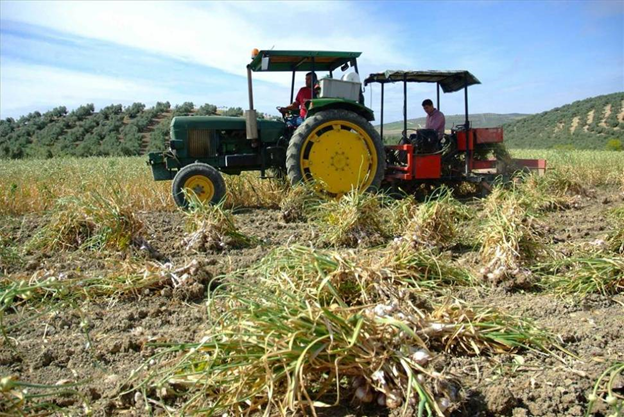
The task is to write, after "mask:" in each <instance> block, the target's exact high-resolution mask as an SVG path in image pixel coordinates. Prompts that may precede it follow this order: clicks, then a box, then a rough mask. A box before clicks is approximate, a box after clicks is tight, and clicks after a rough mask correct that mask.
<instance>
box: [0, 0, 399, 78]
mask: <svg viewBox="0 0 624 417" xmlns="http://www.w3.org/2000/svg"><path fill="white" fill-rule="evenodd" d="M2 16H3V19H7V20H12V21H18V22H23V23H29V24H33V25H38V26H43V27H47V28H51V29H54V30H57V31H60V32H66V33H71V34H73V35H78V36H81V37H87V38H93V39H99V40H105V41H109V42H114V43H117V44H120V45H125V46H130V47H135V48H140V49H142V50H146V51H150V52H156V53H160V54H164V55H167V56H171V57H174V58H177V59H182V60H187V61H190V62H195V63H199V64H202V65H207V66H210V67H214V68H218V69H221V70H224V71H226V72H229V73H232V74H237V75H245V65H246V64H247V63H249V60H250V53H251V50H252V49H253V48H254V47H257V48H259V49H270V48H272V47H275V49H321V50H322V49H329V50H357V51H365V52H366V54H365V56H364V57H363V62H367V63H370V64H375V63H376V64H377V65H380V64H381V65H389V66H395V67H396V66H401V65H402V64H403V63H405V60H404V59H403V58H401V54H400V53H399V47H400V45H398V44H397V43H396V42H395V41H393V39H396V37H393V36H392V33H393V30H392V26H385V25H384V24H383V23H380V22H378V21H377V20H376V19H375V17H374V16H369V15H368V14H367V13H366V11H365V10H364V9H362V6H359V5H358V4H357V3H342V2H321V3H319V2H228V3H225V2H208V3H198V2H191V3H181V2H176V3H169V2H150V3H147V2H96V1H93V2H47V1H46V2H23V3H17V2H15V3H7V2H2ZM260 77H261V78H263V79H271V80H274V81H275V80H279V82H283V83H288V81H282V79H283V78H284V77H271V76H269V77H267V76H266V75H265V74H263V75H261V76H260ZM286 78H288V77H286Z"/></svg>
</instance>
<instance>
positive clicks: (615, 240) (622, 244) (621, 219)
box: [607, 206, 624, 255]
mask: <svg viewBox="0 0 624 417" xmlns="http://www.w3.org/2000/svg"><path fill="white" fill-rule="evenodd" d="M610 214H611V218H612V219H613V230H612V231H611V233H609V236H608V238H607V241H608V244H609V249H611V250H612V251H613V252H616V253H619V254H622V255H624V206H622V207H619V208H616V209H614V210H612V211H611V213H610Z"/></svg>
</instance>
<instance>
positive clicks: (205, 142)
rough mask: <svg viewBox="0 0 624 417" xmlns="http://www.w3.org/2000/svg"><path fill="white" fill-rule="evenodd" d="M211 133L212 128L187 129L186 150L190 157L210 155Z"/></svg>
mask: <svg viewBox="0 0 624 417" xmlns="http://www.w3.org/2000/svg"><path fill="white" fill-rule="evenodd" d="M212 134H213V130H212V129H202V130H189V132H188V146H189V147H188V152H189V156H190V157H191V158H202V157H206V156H209V155H210V139H211V138H212Z"/></svg>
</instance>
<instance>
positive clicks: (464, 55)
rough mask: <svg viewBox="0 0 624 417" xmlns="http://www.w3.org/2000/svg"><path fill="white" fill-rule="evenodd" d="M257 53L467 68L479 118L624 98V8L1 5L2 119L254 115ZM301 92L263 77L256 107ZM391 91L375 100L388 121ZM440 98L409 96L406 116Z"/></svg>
mask: <svg viewBox="0 0 624 417" xmlns="http://www.w3.org/2000/svg"><path fill="white" fill-rule="evenodd" d="M253 48H259V49H271V48H274V49H319V50H347V51H349V50H351V51H360V52H362V57H361V58H360V60H359V66H360V72H361V73H362V74H363V75H367V74H369V73H372V72H378V71H383V70H386V69H413V70H423V69H440V70H444V69H466V70H469V71H471V72H472V73H473V74H475V75H476V76H477V78H479V79H480V80H481V82H482V85H478V86H474V87H471V89H470V111H471V112H488V113H535V112H540V111H544V110H549V109H551V108H553V107H557V106H561V105H564V104H567V103H571V102H573V101H575V100H580V99H584V98H587V97H592V96H596V95H601V94H608V93H612V92H617V91H624V1H618V0H613V1H573V2H567V1H517V2H514V1H452V2H451V1H449V2H445V1H438V2H426V1H419V2H408V1H400V2H380V1H374V2H373V1H370V2H367V1H361V2H277V1H274V2H262V1H256V2H205V3H203V2H176V3H168V2H153V3H148V2H95V1H90V2H80V1H72V2H51V1H45V2H35V1H28V2H12V1H5V0H2V1H0V118H6V117H16V116H20V115H22V114H26V113H28V112H31V111H34V110H39V111H46V110H49V109H51V108H53V107H56V106H59V105H65V106H67V107H68V108H69V109H72V108H75V107H77V106H79V105H81V104H85V103H94V104H95V105H96V108H99V107H102V106H105V105H108V104H111V103H122V104H124V105H127V104H130V103H132V102H135V101H139V102H143V103H146V104H148V105H153V104H154V103H155V102H156V101H170V102H171V103H172V104H174V105H175V104H179V103H182V102H184V101H192V102H194V103H195V104H196V105H201V104H203V103H207V102H208V103H212V104H216V105H218V106H240V107H245V106H246V105H247V90H246V89H247V83H246V77H245V65H246V64H247V63H248V62H249V59H250V52H251V50H252V49H253ZM297 83H298V84H302V83H303V76H301V77H300V78H299V79H298V81H297ZM289 85H290V76H289V75H288V74H286V73H273V74H258V75H257V76H255V78H254V89H255V91H254V99H255V104H256V107H257V108H258V109H259V110H260V111H264V112H268V113H273V114H277V112H276V111H275V106H279V105H286V104H288V103H287V102H288V100H289V93H290V91H289V90H290V87H289ZM379 93H380V91H379V87H377V86H375V87H373V88H368V89H367V91H366V92H365V98H366V100H367V104H368V105H369V106H370V107H372V108H373V110H375V111H376V114H377V115H378V110H379ZM434 96H435V89H434V87H433V86H432V85H428V84H422V85H412V86H410V88H409V90H408V103H409V106H408V108H409V110H408V116H409V117H419V116H422V115H423V112H422V108H421V107H420V102H421V101H422V100H423V99H424V98H427V97H431V98H433V97H434ZM371 99H372V101H371ZM401 106H402V87H401V86H400V85H395V86H389V87H388V88H387V90H386V106H385V120H386V121H392V120H398V119H400V118H401V117H402V107H401ZM441 109H442V111H443V112H445V113H447V114H457V113H461V112H462V111H463V97H462V95H460V94H458V93H455V94H449V95H443V97H442V99H441Z"/></svg>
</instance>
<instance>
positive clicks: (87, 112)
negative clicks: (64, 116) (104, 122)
mask: <svg viewBox="0 0 624 417" xmlns="http://www.w3.org/2000/svg"><path fill="white" fill-rule="evenodd" d="M94 111H95V106H94V105H93V103H89V104H85V105H84V106H80V107H78V108H77V109H75V110H73V111H72V112H71V113H69V114H70V116H76V117H77V118H78V120H84V119H85V118H86V117H88V116H91V115H92V114H93V112H94Z"/></svg>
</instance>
